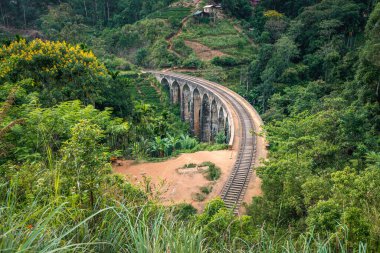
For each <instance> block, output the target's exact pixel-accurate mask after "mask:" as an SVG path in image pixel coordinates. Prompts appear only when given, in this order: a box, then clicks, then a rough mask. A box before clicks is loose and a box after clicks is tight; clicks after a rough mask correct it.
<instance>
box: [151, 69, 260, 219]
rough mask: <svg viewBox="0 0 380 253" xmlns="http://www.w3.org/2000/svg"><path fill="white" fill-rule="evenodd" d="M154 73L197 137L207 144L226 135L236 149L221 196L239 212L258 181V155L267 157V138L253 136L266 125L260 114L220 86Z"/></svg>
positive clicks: (227, 140) (189, 77)
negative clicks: (252, 183) (220, 134)
mask: <svg viewBox="0 0 380 253" xmlns="http://www.w3.org/2000/svg"><path fill="white" fill-rule="evenodd" d="M151 73H152V74H154V75H155V76H156V78H157V79H158V80H159V81H160V82H161V84H162V85H163V87H164V88H165V89H166V90H167V91H168V92H169V93H170V100H171V102H172V103H174V104H179V105H180V108H181V117H182V119H183V120H186V121H188V122H190V125H191V130H192V132H193V133H194V135H196V136H198V137H199V138H200V139H201V140H202V141H206V142H207V141H213V140H215V137H216V135H217V134H218V133H220V132H223V133H224V134H225V136H226V137H227V138H226V142H227V143H228V144H229V146H230V147H231V148H232V147H234V148H236V147H237V149H238V150H237V151H238V152H237V157H236V161H235V164H234V167H233V168H232V172H231V174H230V175H229V178H228V180H227V181H226V182H225V184H224V186H223V189H222V191H221V192H220V196H221V197H222V199H223V200H224V202H225V204H226V206H227V207H228V208H231V209H233V210H234V212H235V213H238V210H239V207H240V205H241V203H242V201H243V198H244V195H245V193H246V191H247V188H248V184H249V183H250V180H251V178H252V179H253V180H255V178H254V177H252V175H253V166H258V165H259V161H258V160H259V159H256V156H257V158H264V159H265V158H266V150H265V138H264V137H262V136H257V135H256V134H254V133H255V132H258V131H260V130H261V127H262V125H263V122H262V120H261V118H260V115H259V114H258V113H257V111H256V110H255V109H254V108H253V107H252V105H250V104H249V103H248V102H247V101H246V100H245V99H244V98H242V97H241V96H239V95H238V94H236V93H235V92H233V91H231V90H229V89H228V88H226V87H224V86H222V85H219V84H217V83H214V82H210V81H207V80H204V79H201V78H196V77H192V76H187V75H183V74H177V73H171V72H155V71H152V72H151ZM235 126H237V128H236V129H235ZM235 137H238V138H235ZM234 141H236V143H234ZM235 144H236V145H235ZM255 182H257V181H255Z"/></svg>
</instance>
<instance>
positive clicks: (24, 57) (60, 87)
mask: <svg viewBox="0 0 380 253" xmlns="http://www.w3.org/2000/svg"><path fill="white" fill-rule="evenodd" d="M0 58H2V59H3V60H2V62H1V63H0V81H1V82H3V83H4V82H11V83H16V82H19V81H22V80H25V79H28V78H29V79H31V80H33V82H34V85H33V86H31V87H26V89H27V91H29V92H33V91H39V97H40V100H41V103H42V104H43V105H54V104H56V103H57V102H60V101H67V100H70V99H80V100H81V101H83V102H84V103H85V104H93V105H94V104H96V103H101V102H102V101H103V99H104V97H103V94H102V91H103V89H104V84H105V83H106V82H105V81H106V80H107V71H106V68H105V67H104V65H103V64H102V63H100V62H99V61H98V60H97V59H96V57H95V55H94V54H93V53H92V52H90V51H85V50H82V49H81V47H80V45H76V46H72V45H70V44H67V43H66V42H50V41H42V40H40V39H36V40H33V41H31V42H29V43H27V42H26V41H25V40H20V41H14V42H12V43H11V44H10V45H9V46H6V47H4V48H3V50H1V51H0Z"/></svg>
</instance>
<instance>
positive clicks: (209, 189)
mask: <svg viewBox="0 0 380 253" xmlns="http://www.w3.org/2000/svg"><path fill="white" fill-rule="evenodd" d="M200 189H201V192H202V193H204V194H206V195H208V194H210V193H211V192H212V185H208V186H202V187H201V188H200Z"/></svg>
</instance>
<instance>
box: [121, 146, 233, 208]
mask: <svg viewBox="0 0 380 253" xmlns="http://www.w3.org/2000/svg"><path fill="white" fill-rule="evenodd" d="M235 160H236V151H235V150H220V151H200V152H196V153H192V154H181V155H179V156H178V157H176V158H172V159H169V160H167V161H164V162H158V163H156V162H153V163H152V162H147V163H139V164H136V163H134V161H131V160H128V161H120V164H121V166H117V165H116V166H114V172H115V173H117V174H122V175H124V176H125V177H126V178H127V180H128V181H130V182H131V183H133V184H134V185H136V186H139V187H144V185H143V184H144V177H150V178H151V180H152V181H151V182H152V184H155V185H160V184H161V183H162V182H164V186H163V188H164V189H162V192H163V194H162V195H161V201H162V203H163V204H166V205H170V204H178V203H183V202H185V203H189V204H192V205H193V206H194V207H195V208H197V209H198V210H200V211H201V210H203V208H204V206H205V204H206V203H207V202H208V201H209V200H210V199H213V198H215V197H216V196H218V195H219V193H220V191H221V190H222V187H223V184H224V183H225V182H226V180H227V179H228V177H229V175H230V173H231V169H232V167H233V164H234V162H235ZM206 161H210V162H212V163H214V164H215V165H216V166H218V167H220V169H221V171H222V174H221V177H220V178H219V180H217V181H215V182H213V185H212V191H211V193H209V194H207V195H206V197H205V199H204V200H202V201H199V200H195V199H194V195H196V194H197V193H199V192H201V187H204V186H207V185H209V184H210V181H209V180H207V179H206V178H205V177H204V175H203V174H202V170H203V169H204V168H203V167H202V168H186V169H179V168H183V166H184V165H186V164H189V163H194V164H201V163H202V162H206ZM179 170H180V172H182V173H179ZM186 170H188V172H185V173H183V172H184V171H186Z"/></svg>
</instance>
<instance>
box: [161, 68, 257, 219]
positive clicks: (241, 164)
mask: <svg viewBox="0 0 380 253" xmlns="http://www.w3.org/2000/svg"><path fill="white" fill-rule="evenodd" d="M155 73H162V74H165V75H169V76H172V77H174V78H179V79H182V80H184V81H187V82H192V83H195V84H199V85H202V86H205V87H207V88H208V89H209V90H211V91H212V92H214V93H215V94H217V95H219V96H220V97H222V99H223V100H224V102H226V103H228V104H229V106H230V107H231V108H233V110H234V112H235V113H236V115H237V118H238V126H239V127H238V129H236V131H235V135H238V136H239V139H240V142H239V150H238V155H237V159H236V162H235V164H234V167H233V170H232V172H231V174H230V176H229V178H228V180H227V181H226V183H225V184H224V186H223V189H222V191H221V193H220V195H221V197H222V199H223V200H224V202H225V204H226V206H227V207H228V208H231V209H233V210H234V212H235V213H237V212H238V209H239V207H240V205H241V203H242V201H243V198H244V195H245V193H246V190H247V187H248V184H249V182H250V179H251V176H252V174H253V166H254V164H255V159H256V150H257V137H256V135H255V134H254V133H255V132H256V131H255V130H256V127H255V122H254V119H253V117H252V112H253V113H255V114H257V112H256V110H255V109H254V108H253V107H252V106H251V105H250V104H249V103H248V102H247V101H246V100H245V99H244V98H242V97H241V96H240V95H238V94H237V93H235V92H233V91H231V90H229V89H228V88H226V87H224V86H222V85H219V84H217V83H214V82H210V81H207V80H204V79H201V78H196V77H192V76H188V75H183V74H177V73H168V72H155ZM257 115H258V114H257ZM259 119H260V118H259ZM259 123H260V124H259V125H262V121H261V119H260V122H259ZM235 139H236V138H235Z"/></svg>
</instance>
